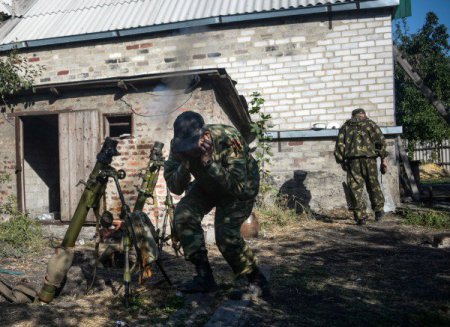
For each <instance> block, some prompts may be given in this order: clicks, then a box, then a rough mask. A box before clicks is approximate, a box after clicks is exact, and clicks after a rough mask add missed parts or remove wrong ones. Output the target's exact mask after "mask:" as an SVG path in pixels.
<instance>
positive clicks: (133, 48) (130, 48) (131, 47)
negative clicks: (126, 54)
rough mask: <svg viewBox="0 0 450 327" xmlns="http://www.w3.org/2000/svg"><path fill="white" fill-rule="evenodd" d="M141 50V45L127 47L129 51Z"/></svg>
mask: <svg viewBox="0 0 450 327" xmlns="http://www.w3.org/2000/svg"><path fill="white" fill-rule="evenodd" d="M135 49H139V44H133V45H127V50H135Z"/></svg>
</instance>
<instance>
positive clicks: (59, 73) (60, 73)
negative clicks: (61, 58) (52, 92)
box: [57, 70, 69, 76]
mask: <svg viewBox="0 0 450 327" xmlns="http://www.w3.org/2000/svg"><path fill="white" fill-rule="evenodd" d="M68 74H69V71H68V70H60V71H59V72H58V73H57V75H58V76H61V75H68Z"/></svg>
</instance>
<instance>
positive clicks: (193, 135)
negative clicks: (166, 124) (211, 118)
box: [172, 111, 205, 153]
mask: <svg viewBox="0 0 450 327" xmlns="http://www.w3.org/2000/svg"><path fill="white" fill-rule="evenodd" d="M204 126H205V121H204V120H203V117H202V116H201V115H200V114H198V113H196V112H193V111H185V112H183V113H182V114H181V115H179V116H178V117H177V119H175V122H174V123H173V134H174V137H173V140H172V150H173V151H174V152H175V153H180V152H188V151H191V150H193V149H195V148H196V147H197V146H198V140H199V139H200V136H201V135H202V133H203V127H204Z"/></svg>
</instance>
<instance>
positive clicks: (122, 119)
mask: <svg viewBox="0 0 450 327" xmlns="http://www.w3.org/2000/svg"><path fill="white" fill-rule="evenodd" d="M132 125H133V120H132V116H131V114H125V115H124V114H107V115H105V136H109V137H126V136H131V135H132V134H133V133H132V132H133V130H132Z"/></svg>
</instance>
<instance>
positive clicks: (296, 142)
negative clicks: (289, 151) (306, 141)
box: [288, 141, 303, 146]
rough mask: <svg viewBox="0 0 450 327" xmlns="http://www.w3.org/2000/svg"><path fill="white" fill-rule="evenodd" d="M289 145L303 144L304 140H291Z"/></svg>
mask: <svg viewBox="0 0 450 327" xmlns="http://www.w3.org/2000/svg"><path fill="white" fill-rule="evenodd" d="M288 145H290V146H296V145H303V141H291V142H288Z"/></svg>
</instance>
